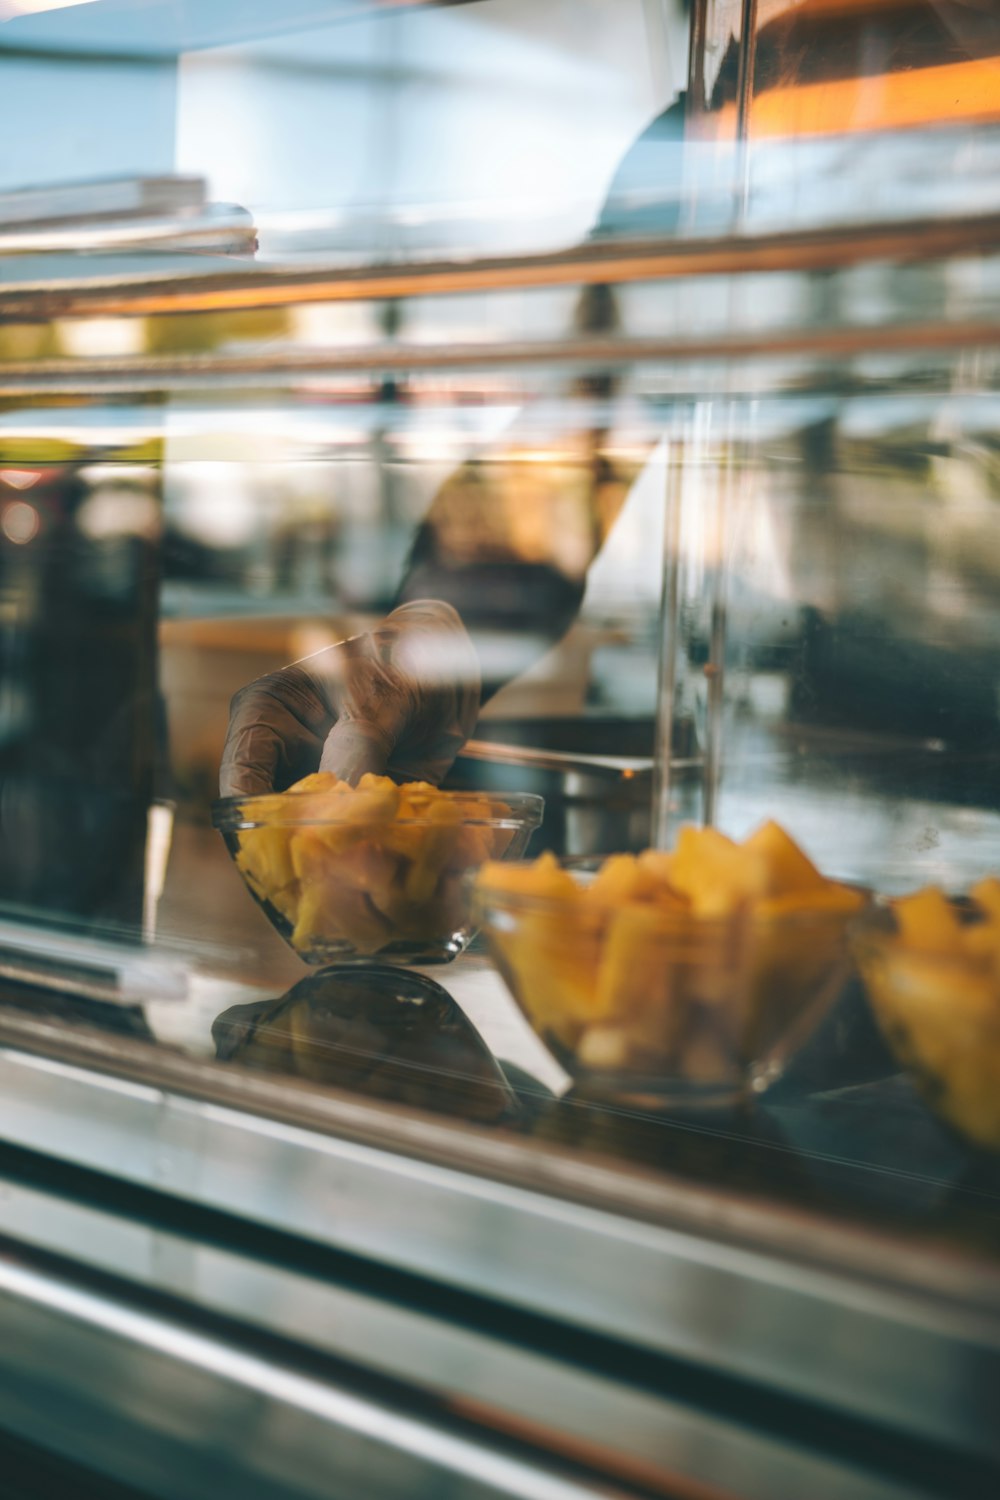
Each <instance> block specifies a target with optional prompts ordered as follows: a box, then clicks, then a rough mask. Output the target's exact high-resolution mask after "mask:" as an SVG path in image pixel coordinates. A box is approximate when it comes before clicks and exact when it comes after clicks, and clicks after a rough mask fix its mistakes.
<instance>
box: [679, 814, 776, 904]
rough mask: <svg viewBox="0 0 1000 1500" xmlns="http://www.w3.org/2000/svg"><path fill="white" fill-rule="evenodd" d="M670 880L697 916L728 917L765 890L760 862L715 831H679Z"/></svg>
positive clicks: (765, 879) (692, 829) (762, 867)
mask: <svg viewBox="0 0 1000 1500" xmlns="http://www.w3.org/2000/svg"><path fill="white" fill-rule="evenodd" d="M670 878H671V884H672V885H673V886H674V889H675V890H678V891H680V892H681V894H682V895H684V896H687V897H688V899H689V900H690V902H691V909H692V911H693V912H694V913H695V915H696V916H699V917H726V916H729V915H730V914H731V913H732V912H733V911H734V910H736V908H738V907H740V906H742V905H743V904H744V902H746V901H748V900H751V899H752V898H753V897H754V896H762V895H764V894H765V892H766V890H767V872H766V869H765V866H764V862H763V860H762V859H760V858H758V857H757V856H755V855H754V854H753V853H750V854H747V852H746V849H745V848H744V847H741V846H740V845H739V844H734V843H733V841H732V839H727V838H726V837H725V835H724V834H721V833H719V832H717V830H716V829H714V828H682V829H681V831H680V834H679V836H678V839H677V848H676V850H675V852H674V857H673V863H672V866H671V877H670Z"/></svg>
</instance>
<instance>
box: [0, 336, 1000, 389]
mask: <svg viewBox="0 0 1000 1500" xmlns="http://www.w3.org/2000/svg"><path fill="white" fill-rule="evenodd" d="M998 345H1000V323H998V322H986V321H983V320H977V321H962V322H943V321H934V322H922V323H906V324H895V325H890V326H889V327H874V326H867V325H865V326H861V327H853V328H852V327H847V328H820V329H810V330H798V329H796V330H793V331H791V332H785V333H774V334H767V335H762V334H748V335H738V336H733V335H731V334H726V335H721V336H719V337H706V338H703V339H685V338H656V339H649V338H613V339H609V338H599V339H595V338H591V339H538V340H534V341H530V342H515V343H498V344H468V345H461V344H458V345H455V344H450V345H445V346H442V347H438V348H435V347H433V346H427V345H423V344H421V345H398V344H396V345H391V346H376V347H372V348H367V347H364V348H359V349H350V350H339V349H338V350H309V351H300V350H296V349H287V348H286V349H280V348H279V349H272V350H269V351H268V352H267V353H266V354H201V355H187V354H185V355H163V356H160V357H155V358H154V357H149V356H142V357H136V358H134V359H92V360H38V361H36V362H34V363H25V362H20V363H17V364H14V363H12V362H11V363H6V364H0V396H2V397H4V398H17V397H23V396H37V395H44V394H50V395H53V396H56V395H58V396H63V395H67V396H68V395H86V394H89V393H91V392H94V393H99V394H102V395H109V394H115V395H131V394H136V395H138V394H147V393H150V392H156V391H163V390H170V391H175V390H176V391H188V390H220V391H221V390H226V389H228V390H233V389H248V388H260V387H264V388H268V389H273V388H274V387H275V386H280V385H282V384H292V383H296V382H300V381H308V380H312V379H321V378H322V377H324V376H333V375H347V374H358V373H368V374H371V375H379V374H384V373H388V372H393V373H399V372H409V371H413V372H418V371H423V370H488V369H495V368H504V369H506V368H511V367H525V366H528V367H532V366H538V367H542V366H546V367H552V366H559V367H581V366H582V367H592V366H599V367H601V368H614V367H625V366H630V365H640V364H671V365H682V364H693V363H697V362H701V361H716V360H727V361H735V360H751V359H792V358H806V359H819V358H823V357H826V358H831V359H844V358H850V357H853V356H858V355H864V354H901V355H905V354H908V353H916V352H928V351H930V350H934V349H978V348H996V347H997V346H998Z"/></svg>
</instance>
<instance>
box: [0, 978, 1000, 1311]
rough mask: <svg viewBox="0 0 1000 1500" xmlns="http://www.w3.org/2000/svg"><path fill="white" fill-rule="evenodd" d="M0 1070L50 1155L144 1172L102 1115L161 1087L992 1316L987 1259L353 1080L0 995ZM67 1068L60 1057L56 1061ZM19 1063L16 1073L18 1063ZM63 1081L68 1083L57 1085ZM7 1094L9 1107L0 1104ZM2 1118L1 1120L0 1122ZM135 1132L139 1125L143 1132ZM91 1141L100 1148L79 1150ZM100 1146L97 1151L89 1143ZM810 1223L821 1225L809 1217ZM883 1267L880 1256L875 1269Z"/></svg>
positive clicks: (153, 1098) (14, 1116) (999, 1297)
mask: <svg viewBox="0 0 1000 1500" xmlns="http://www.w3.org/2000/svg"><path fill="white" fill-rule="evenodd" d="M470 963H471V960H470V959H468V958H467V959H465V960H461V959H460V960H459V961H458V963H457V964H456V965H455V968H454V971H453V973H452V974H451V976H450V977H449V987H450V988H452V989H453V990H457V989H458V988H459V987H460V985H461V978H460V975H461V970H462V969H463V968H464V967H465V966H466V965H467V964H470ZM0 1048H5V1049H8V1050H6V1051H5V1052H0V1070H3V1069H7V1070H8V1071H10V1070H15V1071H12V1072H11V1076H10V1083H11V1089H12V1090H13V1091H14V1093H16V1095H17V1097H20V1098H23V1100H24V1102H25V1109H24V1110H23V1111H21V1112H18V1110H16V1109H15V1108H13V1106H12V1105H10V1106H9V1099H12V1098H13V1097H14V1093H12V1094H11V1095H10V1096H9V1098H7V1097H5V1096H4V1094H3V1093H2V1091H0V1139H7V1140H10V1141H12V1142H13V1143H15V1144H19V1145H24V1146H27V1147H29V1148H30V1149H35V1150H41V1151H43V1152H45V1153H47V1154H49V1155H52V1156H55V1157H57V1158H59V1159H61V1160H70V1161H76V1160H78V1161H80V1163H81V1165H85V1166H86V1165H93V1166H97V1167H98V1168H99V1169H100V1170H110V1171H112V1173H114V1174H115V1175H122V1176H129V1177H131V1176H132V1175H133V1173H132V1172H131V1171H125V1170H124V1167H125V1166H127V1165H130V1166H131V1167H132V1168H134V1170H135V1173H137V1174H138V1176H137V1178H136V1180H142V1181H145V1180H147V1178H149V1176H150V1173H151V1171H152V1166H151V1160H147V1156H146V1154H145V1152H144V1151H143V1149H142V1144H141V1138H136V1139H135V1140H130V1139H129V1136H128V1130H127V1129H125V1130H124V1133H123V1131H122V1129H120V1128H119V1123H118V1122H116V1120H115V1118H114V1113H113V1109H114V1101H115V1099H122V1100H127V1099H131V1100H135V1101H139V1102H141V1104H142V1106H143V1112H148V1111H149V1110H150V1109H153V1108H155V1107H158V1103H159V1102H160V1101H161V1100H162V1099H163V1098H165V1097H167V1096H174V1095H175V1096H177V1098H178V1099H190V1100H191V1101H192V1102H196V1103H204V1104H206V1105H214V1106H220V1107H223V1108H227V1109H229V1110H231V1111H234V1112H240V1113H239V1115H238V1118H241V1119H242V1118H243V1112H245V1117H246V1123H247V1125H248V1128H249V1129H250V1130H251V1132H252V1131H254V1130H257V1129H259V1128H262V1127H263V1128H265V1129H266V1127H267V1124H268V1122H274V1123H275V1124H276V1125H279V1126H290V1127H293V1128H297V1129H299V1130H301V1131H303V1132H309V1133H315V1134H316V1136H317V1137H319V1138H320V1139H319V1141H318V1142H317V1144H319V1145H320V1146H321V1145H322V1139H323V1138H328V1137H335V1138H337V1139H339V1140H341V1141H343V1142H345V1143H347V1144H348V1145H350V1144H356V1145H359V1146H363V1147H372V1148H374V1149H375V1150H379V1151H385V1152H388V1153H391V1154H392V1155H393V1156H397V1155H398V1156H400V1157H402V1158H403V1159H404V1163H403V1164H404V1167H405V1159H407V1158H409V1159H414V1160H417V1161H421V1162H433V1163H435V1164H438V1165H440V1166H442V1167H444V1168H446V1169H447V1168H450V1169H453V1170H454V1171H455V1172H457V1173H459V1174H462V1175H463V1180H464V1174H474V1175H473V1177H472V1179H471V1180H472V1181H473V1182H474V1183H475V1184H476V1185H477V1191H478V1188H479V1185H481V1183H484V1182H485V1183H486V1184H487V1186H488V1183H489V1182H491V1181H493V1182H498V1183H509V1184H516V1185H517V1186H519V1187H523V1188H525V1189H527V1190H529V1191H531V1192H535V1193H539V1194H542V1195H544V1196H545V1198H546V1199H548V1198H549V1197H552V1198H553V1199H554V1200H556V1201H557V1202H570V1203H578V1204H582V1205H585V1206H587V1207H593V1208H595V1209H597V1210H601V1211H604V1212H606V1213H609V1214H614V1215H618V1214H620V1215H623V1216H625V1218H626V1219H627V1220H637V1221H640V1222H644V1223H648V1224H654V1225H661V1226H664V1227H668V1228H671V1229H677V1230H680V1231H682V1232H684V1233H690V1234H692V1235H694V1236H696V1237H700V1236H710V1237H711V1238H712V1240H713V1242H715V1241H719V1242H722V1243H725V1244H729V1245H738V1246H740V1247H745V1248H749V1249H752V1250H757V1251H759V1252H761V1253H762V1254H764V1255H770V1254H773V1253H777V1254H778V1255H780V1256H782V1257H787V1258H789V1259H791V1260H793V1261H795V1262H796V1263H798V1264H802V1265H805V1266H813V1267H816V1268H817V1269H819V1270H821V1271H824V1272H831V1273H833V1274H834V1275H846V1276H847V1277H853V1276H858V1277H861V1278H862V1279H863V1280H867V1281H870V1282H873V1283H874V1284H875V1285H886V1286H887V1287H888V1288H890V1289H892V1290H899V1289H903V1290H913V1291H915V1292H917V1293H918V1294H921V1295H923V1294H928V1295H930V1296H932V1297H935V1298H937V1297H940V1298H943V1299H944V1300H945V1302H946V1303H948V1304H953V1305H954V1306H955V1307H956V1309H960V1310H964V1312H966V1313H968V1314H969V1315H971V1316H973V1317H976V1316H978V1315H979V1312H981V1311H983V1310H988V1311H989V1312H990V1313H991V1314H995V1315H996V1316H997V1317H998V1318H1000V1271H998V1269H997V1268H996V1266H995V1265H993V1264H992V1263H991V1262H987V1261H973V1260H971V1259H970V1258H968V1257H962V1258H954V1259H953V1258H952V1257H951V1256H939V1255H935V1254H933V1253H928V1252H927V1250H926V1249H925V1248H924V1247H922V1246H921V1245H920V1244H919V1242H917V1241H915V1240H914V1238H913V1237H912V1236H910V1237H908V1238H907V1239H906V1240H900V1239H899V1238H897V1237H896V1236H892V1235H886V1234H881V1233H878V1232H876V1231H873V1230H870V1229H864V1228H861V1227H859V1226H857V1225H853V1224H849V1223H846V1222H844V1221H838V1220H834V1219H818V1217H817V1215H816V1214H815V1213H814V1212H808V1213H803V1212H798V1211H796V1210H795V1209H793V1208H790V1207H789V1206H788V1205H787V1204H780V1203H777V1202H767V1203H762V1202H760V1201H759V1200H758V1199H756V1198H754V1197H749V1196H743V1195H740V1194H737V1193H733V1192H720V1191H718V1190H716V1189H714V1188H713V1187H711V1186H710V1185H706V1186H697V1187H696V1186H694V1185H692V1184H691V1183H690V1182H686V1181H684V1180H683V1179H681V1178H676V1177H670V1176H668V1175H666V1174H664V1173H662V1172H655V1173H654V1172H651V1171H648V1170H644V1169H643V1168H641V1167H637V1166H635V1165H634V1164H630V1165H629V1167H628V1169H627V1170H624V1169H623V1167H622V1165H621V1163H620V1162H618V1161H609V1160H602V1159H601V1158H595V1157H592V1156H586V1157H581V1156H580V1155H579V1154H578V1153H576V1152H573V1151H568V1150H563V1149H560V1148H558V1147H556V1146H554V1145H552V1144H551V1143H547V1144H546V1145H545V1146H544V1148H541V1147H539V1146H537V1145H536V1144H534V1143H532V1142H530V1141H524V1140H522V1139H521V1138H518V1137H509V1136H499V1135H497V1134H496V1133H494V1132H492V1131H487V1130H482V1129H478V1128H476V1127H475V1126H472V1125H469V1124H467V1123H465V1122H453V1121H449V1120H445V1119H437V1118H434V1117H433V1116H431V1115H428V1114H424V1113H422V1112H419V1111H416V1110H412V1109H407V1108H404V1107H403V1106H401V1105H395V1104H388V1103H385V1102H383V1101H379V1102H376V1103H370V1102H369V1101H368V1100H366V1099H364V1098H363V1097H361V1096H360V1095H358V1094H353V1093H348V1092H345V1091H343V1090H338V1089H334V1088H331V1087H329V1086H326V1085H324V1086H313V1085H310V1084H308V1083H306V1082H304V1081H303V1080H301V1079H296V1080H294V1081H291V1080H284V1079H282V1078H280V1077H277V1076H273V1075H271V1076H268V1075H266V1074H262V1073H252V1072H248V1071H246V1070H243V1069H235V1068H231V1067H226V1066H222V1065H220V1064H218V1063H215V1062H205V1061H202V1060H200V1059H198V1058H196V1057H192V1056H187V1055H181V1054H179V1053H175V1052H173V1051H171V1050H170V1049H167V1048H160V1047H152V1046H150V1045H149V1044H147V1043H144V1042H140V1041H137V1040H135V1039H133V1038H130V1037H127V1036H123V1035H116V1034H113V1033H111V1032H103V1031H97V1030H94V1029H91V1028H89V1027H85V1026H72V1027H70V1026H68V1025H65V1024H61V1023H60V1022H57V1021H52V1020H48V1019H43V1018H38V1017H35V1016H33V1015H31V1014H30V1013H25V1012H24V1011H20V1010H13V1009H9V1008H3V1007H2V1006H0ZM38 1070H41V1074H42V1075H45V1074H47V1075H49V1076H50V1079H51V1080H52V1083H51V1086H52V1088H53V1090H54V1095H53V1097H54V1102H55V1103H56V1105H57V1106H58V1105H59V1104H60V1103H61V1102H62V1101H64V1100H68V1099H69V1092H67V1093H65V1094H64V1093H62V1092H60V1088H59V1085H58V1083H57V1082H56V1081H55V1080H57V1079H58V1078H60V1077H71V1078H72V1079H73V1081H74V1089H75V1090H79V1098H78V1102H79V1103H80V1105H81V1107H82V1108H84V1109H87V1108H88V1104H89V1105H90V1106H92V1107H93V1108H95V1109H97V1111H98V1116H99V1118H100V1119H101V1120H102V1121H103V1120H104V1118H105V1117H104V1115H103V1114H102V1113H101V1111H102V1109H107V1110H110V1111H111V1112H110V1113H109V1114H108V1115H107V1122H106V1123H107V1125H108V1131H107V1133H106V1134H104V1135H102V1137H101V1138H100V1139H99V1141H98V1142H96V1143H95V1142H94V1141H93V1140H88V1142H87V1146H86V1148H81V1149H83V1150H84V1155H83V1156H80V1157H77V1156H75V1155H73V1147H74V1142H73V1141H72V1140H66V1139H65V1138H64V1137H63V1136H62V1135H61V1133H60V1127H59V1125H58V1123H57V1121H58V1115H59V1112H60V1111H59V1108H58V1107H57V1108H56V1110H55V1113H54V1114H52V1115H49V1114H48V1113H47V1112H46V1110H45V1109H44V1107H42V1105H43V1103H44V1098H45V1095H46V1092H47V1091H45V1090H44V1089H42V1088H41V1083H42V1076H40V1075H39V1072H38ZM67 1070H68V1071H67ZM18 1073H20V1076H18ZM67 1089H68V1086H67ZM8 1106H9V1107H8ZM11 1127H13V1133H11ZM147 1134H148V1132H147ZM95 1145H96V1146H97V1149H99V1150H100V1151H101V1152H102V1162H100V1163H99V1162H92V1161H90V1159H89V1157H88V1156H87V1154H86V1152H87V1151H89V1150H90V1149H92V1148H93V1147H94V1146H95ZM105 1152H108V1153H110V1154H109V1155H107V1156H104V1155H103V1153H105ZM818 1222H821V1223H822V1226H823V1227H822V1234H821V1235H820V1234H818V1233H817V1223H818ZM888 1268H891V1269H888Z"/></svg>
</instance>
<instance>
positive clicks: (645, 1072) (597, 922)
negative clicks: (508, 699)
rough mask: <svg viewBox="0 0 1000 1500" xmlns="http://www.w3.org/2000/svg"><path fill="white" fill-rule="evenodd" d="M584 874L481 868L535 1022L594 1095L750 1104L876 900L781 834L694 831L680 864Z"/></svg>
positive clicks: (823, 998) (485, 895) (507, 958)
mask: <svg viewBox="0 0 1000 1500" xmlns="http://www.w3.org/2000/svg"><path fill="white" fill-rule="evenodd" d="M577 863H578V862H575V861H567V862H564V863H562V864H560V863H559V861H557V860H556V859H554V858H553V857H552V856H551V855H548V854H543V855H542V857H541V858H540V859H538V860H536V861H535V862H534V863H530V864H529V863H520V864H510V865H500V864H496V863H493V862H490V863H487V864H484V865H483V867H482V869H481V870H480V871H479V875H478V877H477V879H476V900H475V904H476V914H477V917H478V920H479V922H480V924H481V926H482V930H483V934H484V936H485V939H486V942H487V945H488V947H489V950H490V952H491V955H492V957H493V960H494V962H495V963H496V965H497V967H498V968H499V970H500V972H501V974H502V975H503V977H504V979H505V981H506V983H507V986H508V988H509V989H510V991H511V993H512V995H513V996H514V998H515V1000H516V1001H517V1003H518V1005H519V1006H520V1008H521V1010H522V1011H523V1013H524V1015H525V1016H526V1017H527V1019H528V1021H529V1022H530V1023H531V1025H532V1027H533V1028H534V1030H535V1031H536V1032H537V1034H538V1035H539V1036H540V1037H541V1039H542V1040H543V1041H544V1042H545V1043H546V1045H547V1046H548V1047H549V1049H550V1050H551V1051H552V1053H553V1054H554V1055H555V1056H556V1057H557V1058H558V1060H559V1061H560V1062H561V1063H562V1065H563V1067H564V1068H565V1069H566V1071H567V1072H568V1073H569V1074H570V1075H571V1077H572V1078H573V1079H574V1080H575V1082H576V1083H577V1084H580V1085H583V1086H585V1087H586V1088H590V1089H596V1090H597V1091H598V1092H600V1093H607V1094H613V1095H618V1096H622V1095H626V1096H630V1097H634V1098H643V1099H649V1100H650V1101H651V1102H653V1101H658V1102H659V1103H661V1104H663V1103H664V1102H669V1103H675V1104H677V1105H695V1106H701V1105H705V1106H712V1107H714V1106H728V1105H731V1104H734V1103H737V1102H739V1101H740V1100H741V1099H745V1098H747V1097H751V1096H753V1095H754V1094H756V1093H759V1092H761V1091H762V1090H763V1089H764V1088H766V1087H767V1085H768V1084H769V1083H770V1082H771V1081H773V1080H774V1079H775V1078H777V1077H778V1076H779V1074H780V1072H781V1071H782V1068H783V1066H784V1064H785V1063H786V1062H787V1060H788V1059H789V1058H790V1057H791V1056H792V1054H793V1053H794V1052H795V1050H796V1049H797V1047H798V1046H799V1045H800V1044H801V1043H802V1042H803V1041H804V1040H805V1039H806V1037H807V1036H808V1034H809V1033H810V1032H811V1031H812V1029H813V1028H814V1027H815V1025H816V1023H817V1022H818V1021H819V1020H820V1018H821V1017H822V1015H823V1014H824V1013H825V1011H826V1010H827V1009H828V1007H829V1006H830V1005H831V1004H832V1003H833V1002H834V1000H835V999H836V997H837V996H838V994H839V993H840V991H841V990H842V988H843V986H844V984H845V982H846V980H847V978H848V976H849V974H850V970H851V959H850V952H849V947H848V941H847V929H848V927H849V925H850V924H851V922H852V921H853V920H854V919H855V918H856V917H857V915H858V913H859V912H860V911H861V910H862V909H863V908H864V907H865V906H866V905H867V902H868V896H867V894H866V893H865V892H863V891H860V890H858V889H856V888H854V887H852V886H848V885H843V884H840V883H838V882H836V881H832V880H828V879H826V878H825V877H824V876H823V875H822V874H820V872H819V871H818V870H817V869H816V867H815V865H814V864H813V863H812V862H811V861H810V860H809V859H808V857H807V856H806V855H805V854H804V853H803V851H802V850H801V849H800V848H799V847H798V845H797V844H795V843H794V842H793V840H792V839H791V838H790V837H789V835H788V834H787V833H785V832H784V830H783V829H781V828H780V827H779V826H778V825H777V824H776V823H773V822H768V823H765V824H764V825H763V826H762V827H761V828H759V829H758V830H757V831H756V832H755V833H754V834H753V835H751V837H749V838H748V839H746V840H745V841H744V842H743V843H741V844H737V843H734V842H733V841H732V840H731V839H728V838H726V837H725V836H724V835H723V834H722V833H719V832H718V831H717V830H715V829H711V828H693V827H688V828H683V829H682V830H681V832H680V835H679V838H678V840H677V845H676V847H675V849H674V850H673V851H671V852H669V853H667V852H663V851H659V850H647V851H646V852H645V853H642V854H639V855H631V854H616V855H612V856H610V857H609V858H608V859H606V860H605V861H604V862H603V863H601V864H600V865H599V868H597V870H596V872H583V871H581V870H580V869H579V868H578V867H577Z"/></svg>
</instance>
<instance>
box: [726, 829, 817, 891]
mask: <svg viewBox="0 0 1000 1500" xmlns="http://www.w3.org/2000/svg"><path fill="white" fill-rule="evenodd" d="M743 849H744V852H745V853H748V854H750V855H752V856H753V857H754V858H755V859H759V860H760V861H761V863H762V865H763V868H764V870H765V871H766V876H765V879H766V894H767V895H768V896H785V895H790V894H792V893H793V892H799V891H802V892H805V891H822V890H826V889H827V887H828V886H829V881H828V880H826V879H825V877H824V876H822V875H821V874H820V873H819V871H818V870H817V868H816V866H815V865H814V864H813V862H812V860H811V859H809V858H808V856H807V855H805V854H803V852H802V850H801V849H800V848H799V846H798V844H796V843H795V841H794V840H793V839H791V838H789V836H788V834H787V833H786V832H785V830H784V829H783V828H781V827H779V825H778V824H777V823H774V822H767V823H762V824H761V826H760V828H758V829H757V832H756V833H752V834H751V835H750V837H749V838H748V839H746V840H745V842H744V844H743Z"/></svg>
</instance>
